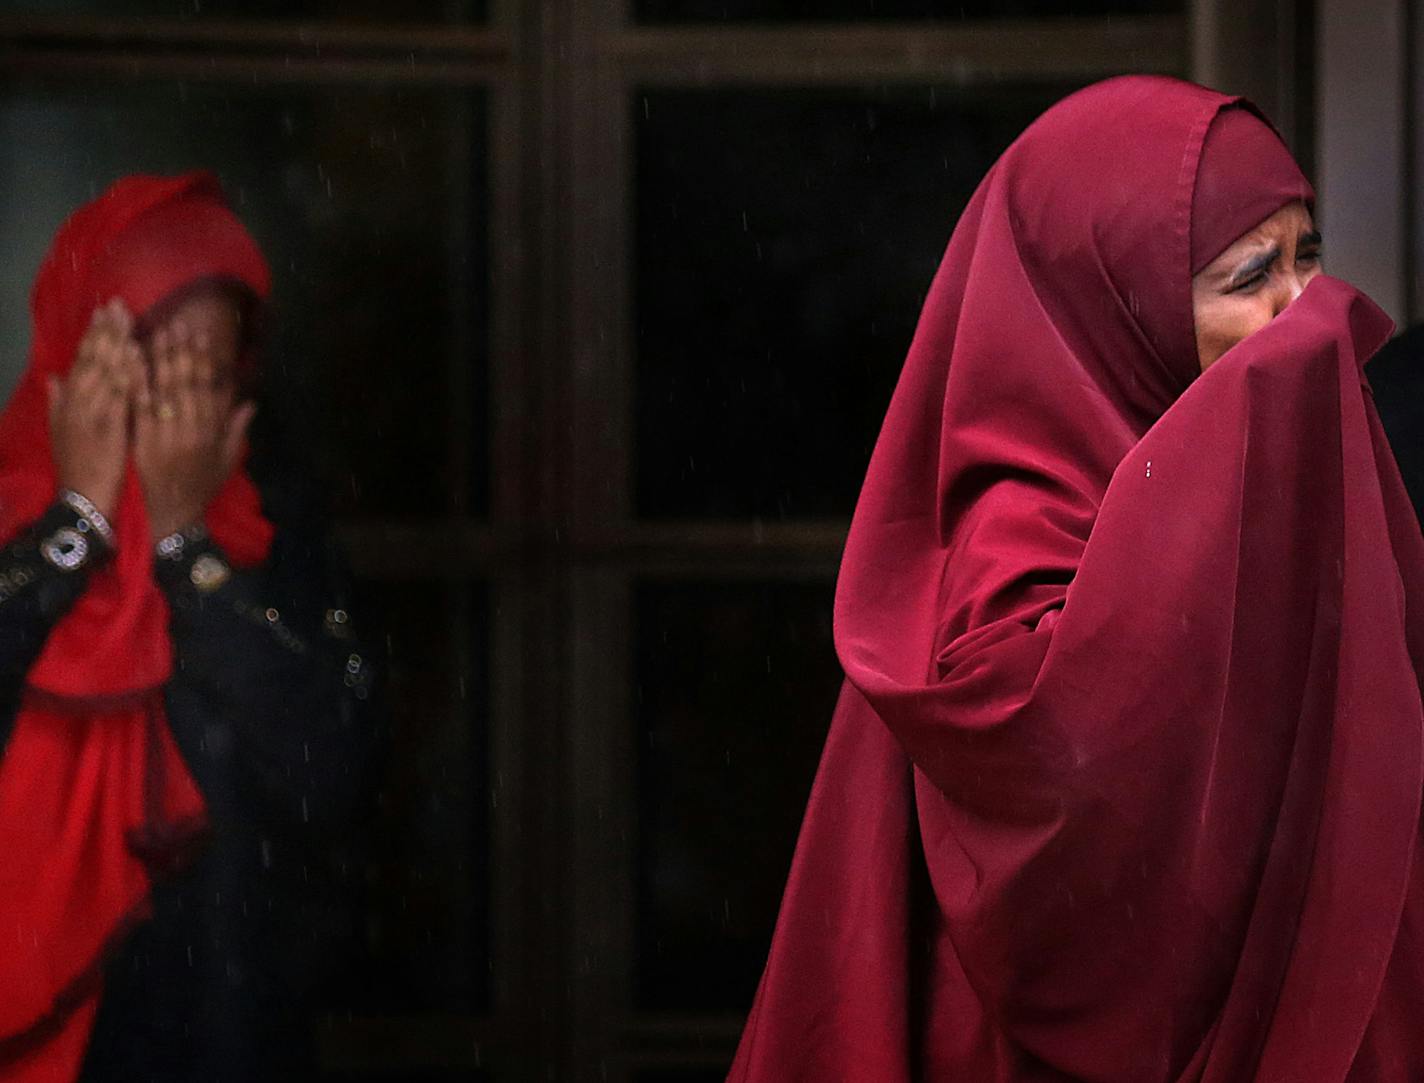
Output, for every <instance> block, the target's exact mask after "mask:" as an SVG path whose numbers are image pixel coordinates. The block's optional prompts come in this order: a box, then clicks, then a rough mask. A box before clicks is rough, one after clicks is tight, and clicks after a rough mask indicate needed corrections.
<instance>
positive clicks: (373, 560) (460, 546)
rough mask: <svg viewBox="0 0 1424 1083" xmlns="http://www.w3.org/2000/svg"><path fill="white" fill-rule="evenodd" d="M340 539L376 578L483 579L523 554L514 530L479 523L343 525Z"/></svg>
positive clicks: (370, 522) (361, 567)
mask: <svg viewBox="0 0 1424 1083" xmlns="http://www.w3.org/2000/svg"><path fill="white" fill-rule="evenodd" d="M337 537H338V538H339V539H340V541H341V544H342V546H343V547H344V548H345V550H346V552H347V553H348V554H349V556H350V558H351V563H352V566H353V567H354V569H355V570H356V571H357V572H358V573H359V574H361V575H365V576H370V577H372V578H378V579H426V580H433V579H469V578H481V577H483V576H485V575H487V574H489V572H490V571H491V570H492V569H494V568H495V567H498V566H501V565H508V564H511V563H517V562H519V561H520V560H521V559H522V557H523V554H524V552H525V547H524V546H521V545H520V544H519V538H518V535H517V534H516V533H515V531H514V530H513V529H511V528H508V527H505V528H500V527H496V526H493V525H491V524H489V523H486V522H481V521H479V520H461V519H429V520H386V521H382V520H370V519H361V520H345V521H343V522H341V523H340V525H339V526H338V527H337Z"/></svg>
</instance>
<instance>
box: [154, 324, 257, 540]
mask: <svg viewBox="0 0 1424 1083" xmlns="http://www.w3.org/2000/svg"><path fill="white" fill-rule="evenodd" d="M149 360H150V362H151V366H152V376H151V378H150V379H149V380H146V381H144V382H143V383H141V384H140V385H139V388H138V394H137V397H136V400H135V406H134V462H135V464H136V465H137V466H138V472H139V477H140V478H141V479H142V481H143V490H144V499H145V501H146V502H147V504H148V520H149V525H150V528H151V530H152V534H153V538H154V540H155V541H156V540H158V539H160V538H164V537H167V536H168V535H169V534H172V533H173V532H174V531H175V530H181V529H182V528H183V527H186V526H191V525H192V524H194V523H198V522H201V521H202V518H203V512H204V510H205V509H206V508H207V506H208V503H209V502H210V501H211V500H212V499H213V497H215V496H216V495H217V493H218V490H219V489H221V488H222V485H223V482H225V481H226V480H227V478H228V475H229V474H231V473H232V471H233V469H234V468H235V467H236V466H237V460H238V458H239V456H240V455H241V453H242V442H243V438H244V437H245V436H246V435H247V426H248V425H249V424H250V423H251V421H252V415H253V414H254V413H255V412H256V407H255V406H254V405H253V404H252V403H250V402H245V403H242V404H241V405H237V406H234V403H233V390H232V385H231V382H230V381H217V380H215V379H214V377H215V371H214V365H213V357H212V351H211V343H210V341H209V339H208V337H207V335H206V334H203V333H195V332H194V331H193V330H192V329H191V328H189V327H188V325H186V324H185V323H183V322H181V321H178V320H175V321H174V322H173V323H172V324H169V325H167V326H164V327H160V328H159V329H158V330H157V331H155V332H154V335H153V338H152V341H151V342H150V345H149Z"/></svg>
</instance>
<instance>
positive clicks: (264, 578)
mask: <svg viewBox="0 0 1424 1083" xmlns="http://www.w3.org/2000/svg"><path fill="white" fill-rule="evenodd" d="M267 495H268V494H267V493H266V492H265V491H264V505H265V504H267V503H268V501H267V500H266V497H267ZM270 514H271V510H270V509H269V515H270ZM273 518H274V520H276V521H277V522H278V524H279V525H278V529H277V534H276V537H275V539H274V542H273V546H272V550H271V553H270V555H269V558H268V560H267V561H266V562H265V563H264V564H263V565H261V566H260V567H257V568H253V569H248V570H238V569H234V568H232V567H231V566H230V565H228V564H227V562H226V559H225V557H224V555H223V553H222V552H221V551H220V550H219V549H218V548H217V546H216V545H215V544H214V543H213V542H212V541H210V540H201V541H198V542H197V543H196V544H188V545H186V546H185V547H184V549H183V552H182V554H181V556H180V557H179V558H178V559H172V560H170V559H158V558H155V575H156V578H157V580H158V583H159V586H160V588H161V589H162V590H163V592H164V594H165V596H166V598H167V600H168V603H169V606H170V609H171V611H172V619H171V625H170V631H171V635H172V639H173V647H174V663H175V665H174V675H173V677H172V679H171V681H170V682H169V685H168V687H167V689H166V700H167V709H168V720H169V725H170V727H171V729H172V732H173V735H174V737H175V738H176V740H177V743H178V746H179V748H180V749H181V751H182V753H183V756H184V758H185V760H186V762H187V765H188V767H189V769H190V771H191V772H192V774H193V777H194V778H195V779H196V781H197V783H198V785H199V787H200V789H201V790H202V793H203V796H204V799H205V801H206V804H207V808H208V814H209V819H210V826H211V833H210V837H209V839H208V842H207V845H206V847H205V849H204V850H203V852H202V854H201V856H200V857H199V858H198V859H197V861H196V862H195V863H194V864H192V865H190V866H188V867H187V868H186V869H184V870H182V871H181V872H179V873H177V874H175V875H174V876H173V877H172V878H170V879H167V880H164V881H160V882H157V883H155V885H154V888H153V892H152V904H153V916H152V918H151V920H149V921H147V922H146V923H144V924H142V925H141V926H139V927H138V928H137V929H136V930H135V931H134V932H133V933H132V934H131V935H130V936H129V937H128V938H127V939H126V940H125V941H124V942H123V944H122V945H121V946H120V948H119V950H118V951H117V953H116V954H115V956H114V957H113V958H112V959H110V960H109V961H108V962H107V965H106V967H105V971H104V992H103V995H102V998H101V1001H100V1009H99V1016H98V1020H97V1022H96V1024H95V1028H94V1034H93V1039H92V1041H91V1043H90V1047H89V1051H88V1055H87V1057H86V1060H85V1066H84V1070H83V1073H82V1079H83V1080H84V1081H85V1083H95V1081H101V1080H115V1081H117V1080H124V1081H126V1083H135V1081H145V1080H155V1081H170V1080H172V1081H176V1080H204V1081H224V1080H244V1081H245V1080H263V1081H266V1080H279V1079H295V1078H306V1077H307V1076H308V1075H309V1074H310V1049H309V1037H310V1033H311V1028H310V1025H309V1020H308V1018H307V1008H308V1007H309V1005H308V999H309V994H310V991H311V990H312V988H313V986H314V984H315V982H317V981H319V980H320V978H321V975H322V973H323V971H324V969H325V968H326V967H327V965H328V964H329V963H330V962H331V961H332V959H333V957H334V956H335V955H336V954H337V953H339V952H340V951H341V950H342V948H343V947H344V946H346V945H347V944H349V943H350V941H351V938H352V936H353V928H352V926H353V922H354V917H353V914H354V909H353V903H352V900H353V897H354V892H355V890H356V889H357V888H358V886H359V880H360V867H359V861H358V860H357V858H356V852H355V850H354V849H353V845H352V839H353V833H352V831H351V821H352V818H353V815H354V813H355V811H356V809H357V807H358V804H359V803H360V799H361V795H362V793H363V790H364V784H365V777H366V774H367V768H368V765H369V763H370V760H371V758H372V749H373V745H374V742H375V740H376V735H377V733H378V726H377V725H376V716H375V712H374V707H373V703H374V699H375V686H374V669H373V666H372V665H371V662H370V660H369V659H368V658H367V656H366V654H365V651H364V648H363V647H362V646H360V645H359V644H358V642H357V640H356V638H355V635H354V627H355V618H354V616H353V613H352V607H351V602H350V600H349V588H348V584H347V581H346V576H345V574H344V571H343V568H342V563H341V561H340V560H339V559H338V558H337V556H336V554H335V553H334V551H333V547H332V546H331V544H330V543H329V541H328V540H327V539H326V537H324V535H323V533H322V532H321V531H319V530H314V529H311V528H303V527H302V526H301V525H296V526H290V525H284V524H283V523H282V522H281V520H280V519H278V518H277V517H276V516H273ZM73 519H74V515H73V513H72V512H71V511H70V510H69V509H68V508H67V507H66V506H65V505H63V504H56V505H55V506H54V507H52V508H51V509H50V510H49V511H48V512H47V513H46V514H45V515H44V516H43V517H42V518H41V520H40V521H39V522H38V523H36V524H35V525H34V527H33V528H32V529H31V530H29V531H27V532H25V533H24V534H23V535H22V536H21V537H19V538H17V539H16V540H15V541H14V542H13V543H12V544H11V545H9V546H8V547H7V548H6V549H5V550H4V552H3V554H0V571H11V570H14V569H16V568H21V567H23V568H24V569H25V570H26V571H28V572H29V573H32V574H31V575H30V576H25V575H22V576H20V579H21V580H26V579H28V582H27V584H26V586H25V587H24V588H23V589H21V590H20V591H18V592H16V593H14V594H13V595H11V596H10V597H8V598H7V599H5V600H4V601H3V602H0V737H4V736H8V731H9V729H10V727H11V725H12V724H13V719H14V717H15V713H16V709H17V707H18V704H19V701H20V696H21V694H22V690H23V685H24V678H25V674H26V672H27V671H28V670H29V668H30V665H31V664H32V663H33V661H34V660H35V658H36V657H37V656H38V654H39V651H40V649H41V647H42V646H43V644H44V641H45V638H46V636H47V635H48V634H49V630H50V629H51V628H52V627H53V626H54V624H55V623H56V622H57V621H58V620H59V619H60V617H61V616H63V614H64V613H65V612H66V611H67V610H68V608H69V607H70V606H71V605H72V604H73V603H74V601H75V600H76V599H77V598H78V597H79V595H80V594H81V593H82V592H83V590H84V586H85V583H86V582H87V580H88V577H89V575H90V574H91V572H92V570H93V568H94V567H97V566H98V561H99V560H102V559H103V557H102V555H101V554H96V559H92V560H88V561H86V562H85V564H84V565H83V566H82V567H80V568H78V569H74V570H70V571H66V570H62V569H60V568H58V567H55V566H52V565H51V564H50V563H48V562H47V561H46V560H44V559H43V558H42V556H41V552H40V546H41V544H42V542H43V541H44V539H45V538H47V537H49V536H50V535H52V534H53V533H54V531H55V530H56V529H59V528H60V527H62V526H65V525H72V520H73ZM195 568H196V569H197V572H196V573H195Z"/></svg>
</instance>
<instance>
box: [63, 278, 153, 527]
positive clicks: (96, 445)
mask: <svg viewBox="0 0 1424 1083" xmlns="http://www.w3.org/2000/svg"><path fill="white" fill-rule="evenodd" d="M142 381H143V352H142V350H141V349H140V348H139V345H138V343H137V342H135V341H134V339H133V318H132V317H131V316H130V315H129V313H128V310H127V309H126V308H124V305H123V302H122V301H119V300H117V299H116V300H113V301H110V302H109V303H108V304H107V305H104V306H103V307H102V308H97V309H95V310H94V316H93V318H92V319H91V320H90V322H89V330H88V331H86V332H85V334H84V338H83V339H82V340H81V341H80V343H79V349H78V351H77V352H76V354H75V358H74V364H73V366H72V367H71V368H70V370H69V376H68V378H67V379H63V380H61V379H60V378H59V377H57V376H51V377H50V378H49V383H48V387H47V389H46V390H47V391H48V393H49V431H50V446H51V448H52V450H53V454H54V463H55V470H56V473H57V474H58V477H59V484H60V485H61V486H63V487H64V488H66V489H73V490H74V491H75V492H77V493H80V494H82V495H83V496H85V497H87V498H88V499H89V500H90V501H91V502H92V503H93V504H94V506H95V507H97V508H98V509H99V511H101V512H102V513H103V514H104V515H106V516H111V515H113V513H114V506H115V505H116V504H117V503H118V499H119V492H120V490H121V488H122V487H123V481H124V463H125V460H126V459H127V457H128V442H129V425H128V422H129V411H130V400H131V396H132V393H133V389H134V388H135V387H136V386H138V385H139V384H140V383H142Z"/></svg>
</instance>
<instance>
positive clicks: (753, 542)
mask: <svg viewBox="0 0 1424 1083" xmlns="http://www.w3.org/2000/svg"><path fill="white" fill-rule="evenodd" d="M849 525H850V524H849V523H848V522H846V521H845V520H840V519H826V520H822V519H805V520H800V521H792V522H776V523H767V522H761V521H757V520H748V521H744V522H737V521H730V522H729V521H725V520H724V521H708V520H687V521H680V522H647V521H643V522H636V523H627V524H624V525H621V526H609V527H602V528H593V529H590V530H588V531H587V532H586V533H584V534H581V535H580V536H579V537H577V539H576V540H575V542H574V548H575V549H576V550H577V552H578V553H579V555H581V556H586V557H593V558H598V557H617V558H632V559H641V558H647V557H649V556H653V557H709V556H720V557H729V558H736V557H741V558H752V559H757V558H761V559H768V558H771V559H774V558H776V557H779V556H785V557H795V558H801V559H804V558H807V557H831V558H835V559H839V557H840V554H841V550H842V549H844V548H845V540H846V531H847V529H848V527H849Z"/></svg>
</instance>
